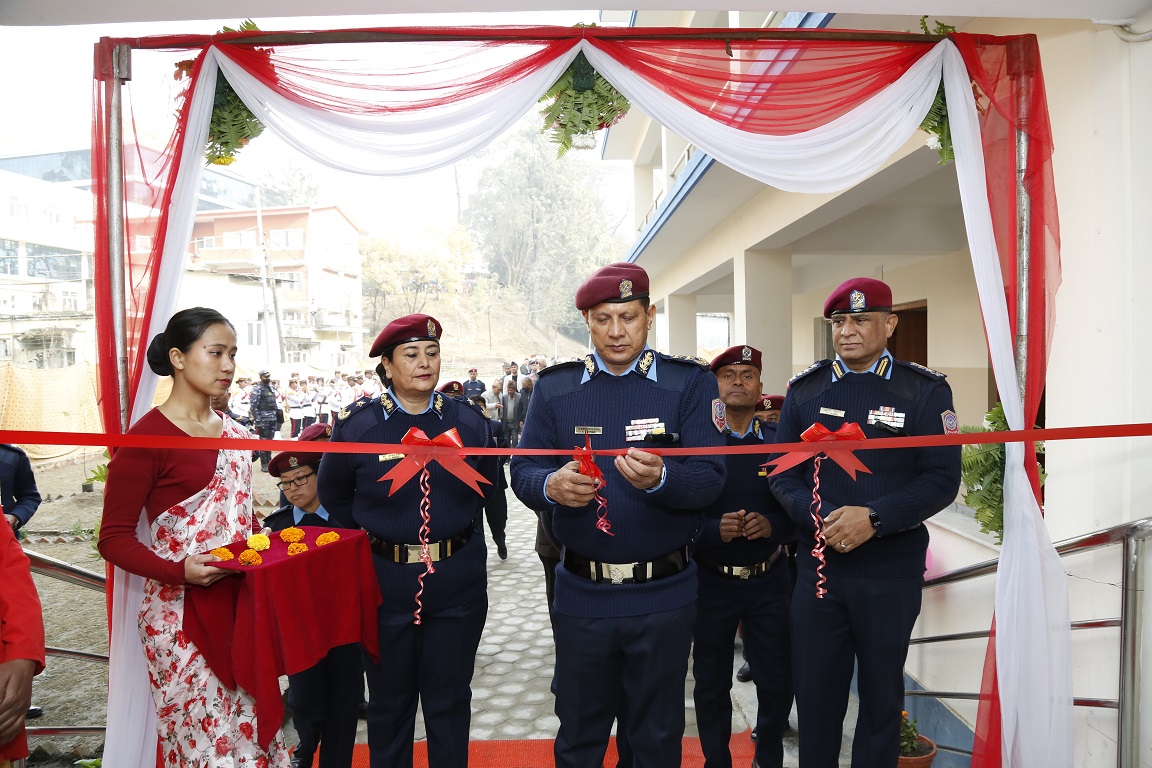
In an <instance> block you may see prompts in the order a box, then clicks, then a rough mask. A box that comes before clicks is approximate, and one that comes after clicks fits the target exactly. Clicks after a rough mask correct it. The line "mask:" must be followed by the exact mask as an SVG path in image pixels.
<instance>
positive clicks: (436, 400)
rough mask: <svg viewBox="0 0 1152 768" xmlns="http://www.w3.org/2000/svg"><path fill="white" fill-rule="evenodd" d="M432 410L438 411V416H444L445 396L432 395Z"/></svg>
mask: <svg viewBox="0 0 1152 768" xmlns="http://www.w3.org/2000/svg"><path fill="white" fill-rule="evenodd" d="M432 410H434V411H436V415H437V416H442V415H443V414H444V395H442V394H440V393H439V392H437V393H436V394H434V395H432Z"/></svg>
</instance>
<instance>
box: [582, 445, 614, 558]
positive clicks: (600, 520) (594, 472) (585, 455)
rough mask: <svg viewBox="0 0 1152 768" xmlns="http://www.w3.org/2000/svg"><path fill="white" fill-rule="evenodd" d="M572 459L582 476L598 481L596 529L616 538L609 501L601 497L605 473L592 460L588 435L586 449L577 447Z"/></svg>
mask: <svg viewBox="0 0 1152 768" xmlns="http://www.w3.org/2000/svg"><path fill="white" fill-rule="evenodd" d="M572 458H573V459H575V460H576V461H578V462H580V474H582V475H585V476H587V477H590V478H592V479H593V480H595V481H596V528H597V530H600V531H603V532H604V533H606V534H608V535H609V536H615V535H616V534H614V533H612V523H610V522H608V500H607V499H605V498H604V497H603V496H601V495H600V489H601V488H602V487H603V486H604V483H605V482H606V481H605V479H604V473H603V472H601V471H600V467H599V466H597V464H596V460H595V459H593V458H592V438H591V437H589V436H588V433H587V432H585V433H584V447H583V448H580V447H577V448H576V450H575V451H574V452H573V454H572Z"/></svg>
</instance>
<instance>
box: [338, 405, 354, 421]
mask: <svg viewBox="0 0 1152 768" xmlns="http://www.w3.org/2000/svg"><path fill="white" fill-rule="evenodd" d="M351 415H352V411H350V410H348V409H347V408H341V409H340V413H338V414H336V418H338V419H340V421H344V419H346V418H348V417H349V416H351Z"/></svg>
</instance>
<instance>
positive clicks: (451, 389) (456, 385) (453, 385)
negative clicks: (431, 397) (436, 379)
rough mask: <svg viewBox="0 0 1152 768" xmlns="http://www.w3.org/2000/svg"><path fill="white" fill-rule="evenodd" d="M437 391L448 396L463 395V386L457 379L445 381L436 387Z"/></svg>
mask: <svg viewBox="0 0 1152 768" xmlns="http://www.w3.org/2000/svg"><path fill="white" fill-rule="evenodd" d="M436 391H437V392H443V393H444V394H446V395H448V397H464V387H463V385H461V384H460V382H458V381H446V382H444V383H443V384H441V385H440V386H439V387H437V388H436Z"/></svg>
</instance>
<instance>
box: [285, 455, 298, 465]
mask: <svg viewBox="0 0 1152 768" xmlns="http://www.w3.org/2000/svg"><path fill="white" fill-rule="evenodd" d="M288 466H290V467H298V466H300V459H298V458H296V457H295V456H292V457H291V458H289V459H288Z"/></svg>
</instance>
